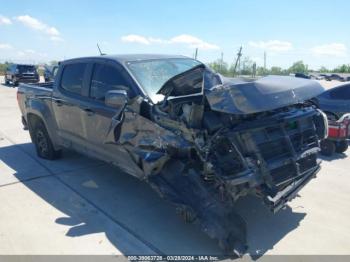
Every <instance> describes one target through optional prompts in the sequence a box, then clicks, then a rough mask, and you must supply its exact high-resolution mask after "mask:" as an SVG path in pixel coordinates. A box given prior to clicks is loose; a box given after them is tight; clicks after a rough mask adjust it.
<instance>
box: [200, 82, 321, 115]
mask: <svg viewBox="0 0 350 262" xmlns="http://www.w3.org/2000/svg"><path fill="white" fill-rule="evenodd" d="M322 92H324V88H323V87H322V86H321V85H320V84H319V83H318V82H316V81H313V80H308V79H301V78H295V77H289V76H267V77H263V78H260V79H258V80H253V81H248V80H243V79H230V78H224V79H223V83H222V84H221V85H216V86H214V87H211V88H208V89H206V88H205V89H204V94H205V96H206V97H207V100H208V103H209V105H210V107H211V109H212V110H214V111H219V112H224V113H229V114H252V113H258V112H263V111H269V110H274V109H277V108H281V107H285V106H289V105H293V104H298V103H301V102H303V101H306V100H308V99H311V98H313V97H316V96H318V95H319V94H321V93H322Z"/></svg>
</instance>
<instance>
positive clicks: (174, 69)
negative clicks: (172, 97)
mask: <svg viewBox="0 0 350 262" xmlns="http://www.w3.org/2000/svg"><path fill="white" fill-rule="evenodd" d="M200 64H201V63H200V62H199V61H197V60H194V59H190V58H167V59H154V60H142V61H132V62H128V63H127V67H128V68H129V69H130V71H131V73H132V74H133V75H134V77H135V78H136V80H137V81H138V82H139V84H140V85H141V86H142V88H143V89H144V90H145V91H146V92H147V94H148V95H149V97H150V98H151V99H152V101H153V102H154V103H157V102H160V101H161V100H163V98H164V96H163V95H157V92H158V90H159V89H160V88H161V87H162V86H163V85H164V84H165V82H167V81H168V80H169V79H170V78H172V77H174V76H176V75H178V74H181V73H183V72H185V71H187V70H189V69H191V68H193V67H195V66H198V65H200Z"/></svg>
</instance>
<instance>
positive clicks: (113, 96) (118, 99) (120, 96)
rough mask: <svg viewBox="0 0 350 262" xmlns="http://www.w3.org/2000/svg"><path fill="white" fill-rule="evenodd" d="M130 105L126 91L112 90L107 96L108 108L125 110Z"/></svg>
mask: <svg viewBox="0 0 350 262" xmlns="http://www.w3.org/2000/svg"><path fill="white" fill-rule="evenodd" d="M127 103H128V93H127V92H126V91H125V90H111V91H108V92H107V93H106V95H105V104H106V106H109V107H113V108H123V107H124V106H125V105H126V104H127Z"/></svg>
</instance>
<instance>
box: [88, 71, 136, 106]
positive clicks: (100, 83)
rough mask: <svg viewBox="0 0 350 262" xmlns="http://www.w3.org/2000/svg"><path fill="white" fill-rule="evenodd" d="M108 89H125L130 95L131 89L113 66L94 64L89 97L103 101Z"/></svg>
mask: <svg viewBox="0 0 350 262" xmlns="http://www.w3.org/2000/svg"><path fill="white" fill-rule="evenodd" d="M109 90H125V91H126V92H127V93H128V95H129V96H130V95H131V89H130V87H129V85H128V83H127V81H126V80H125V78H124V76H123V75H122V73H121V72H119V71H118V70H117V69H116V68H115V67H112V66H109V65H103V64H95V66H94V71H93V74H92V79H91V86H90V97H91V98H93V99H96V100H99V101H104V99H105V94H106V93H107V92H108V91H109Z"/></svg>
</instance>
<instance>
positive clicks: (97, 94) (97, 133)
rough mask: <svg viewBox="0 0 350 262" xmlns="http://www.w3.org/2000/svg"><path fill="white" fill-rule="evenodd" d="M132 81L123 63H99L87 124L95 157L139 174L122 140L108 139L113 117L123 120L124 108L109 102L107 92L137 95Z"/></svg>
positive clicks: (113, 132)
mask: <svg viewBox="0 0 350 262" xmlns="http://www.w3.org/2000/svg"><path fill="white" fill-rule="evenodd" d="M131 84H132V83H131V80H130V79H129V76H128V75H127V73H126V71H125V70H124V69H123V68H122V67H121V66H120V65H118V64H116V63H113V62H109V61H105V62H103V61H100V62H97V63H95V64H94V66H93V70H92V74H91V81H90V85H89V87H90V88H89V91H88V94H87V95H88V97H89V100H90V101H91V102H90V103H89V106H88V108H86V110H87V111H86V114H85V115H84V122H85V123H84V125H85V127H86V132H87V140H88V143H89V151H90V153H92V154H94V156H95V157H99V158H103V160H105V161H106V160H107V161H108V162H113V163H115V164H116V165H118V166H119V167H121V168H122V169H124V170H125V171H126V172H128V173H130V174H133V175H135V176H139V175H141V173H140V172H141V170H140V169H139V167H138V166H137V165H136V164H135V162H134V161H132V159H131V157H130V154H129V153H127V152H126V151H125V149H124V148H123V147H122V146H121V145H119V144H118V142H116V141H114V142H115V143H113V142H112V143H111V141H110V138H108V139H107V136H108V134H111V133H110V131H111V127H112V121H113V118H114V120H116V121H119V120H120V121H121V123H120V124H122V117H123V111H124V108H112V107H108V106H106V105H105V101H104V100H105V94H106V93H107V92H108V91H110V90H125V91H126V92H127V93H128V96H129V98H130V97H132V96H134V92H133V90H132V88H131ZM117 129H119V128H117ZM115 132H118V130H113V131H112V134H113V135H116V136H117V135H118V134H115ZM107 140H109V141H107ZM112 140H114V139H112Z"/></svg>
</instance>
